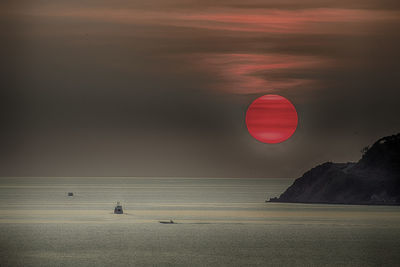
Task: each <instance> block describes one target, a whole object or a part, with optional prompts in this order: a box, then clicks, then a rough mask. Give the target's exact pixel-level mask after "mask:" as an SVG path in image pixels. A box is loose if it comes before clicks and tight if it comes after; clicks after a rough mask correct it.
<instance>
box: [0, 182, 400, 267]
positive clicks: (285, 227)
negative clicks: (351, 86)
mask: <svg viewBox="0 0 400 267" xmlns="http://www.w3.org/2000/svg"><path fill="white" fill-rule="evenodd" d="M292 183H293V179H271V178H270V179H260V178H258V179H252V178H247V179H246V178H240V179H238V178H165V177H163V178H157V177H30V178H23V177H10V178H7V177H3V178H0V266H399V265H400V207H398V206H358V205H323V204H290V203H266V202H265V200H267V199H269V198H270V197H276V196H279V195H280V194H281V193H282V192H283V191H284V190H285V189H286V188H287V187H288V186H289V185H290V184H292ZM68 192H72V193H73V196H68ZM118 201H119V202H120V203H121V205H122V206H123V209H124V214H114V213H113V211H114V207H115V205H116V203H117V202H118ZM169 220H173V221H174V222H175V223H174V224H161V223H160V221H169Z"/></svg>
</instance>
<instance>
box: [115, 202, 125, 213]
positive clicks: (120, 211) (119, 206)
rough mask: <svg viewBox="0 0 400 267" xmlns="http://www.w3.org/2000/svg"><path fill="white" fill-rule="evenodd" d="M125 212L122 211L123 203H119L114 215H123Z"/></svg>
mask: <svg viewBox="0 0 400 267" xmlns="http://www.w3.org/2000/svg"><path fill="white" fill-rule="evenodd" d="M123 213H124V210H123V209H122V205H121V203H119V201H118V202H117V206H115V208H114V214H123Z"/></svg>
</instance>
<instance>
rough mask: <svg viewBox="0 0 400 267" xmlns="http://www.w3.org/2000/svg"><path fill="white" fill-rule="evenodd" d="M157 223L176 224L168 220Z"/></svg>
mask: <svg viewBox="0 0 400 267" xmlns="http://www.w3.org/2000/svg"><path fill="white" fill-rule="evenodd" d="M159 223H163V224H174V223H176V222H174V221H173V220H169V221H159Z"/></svg>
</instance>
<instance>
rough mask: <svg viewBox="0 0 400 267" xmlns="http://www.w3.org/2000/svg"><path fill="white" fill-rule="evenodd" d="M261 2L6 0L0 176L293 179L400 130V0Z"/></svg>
mask: <svg viewBox="0 0 400 267" xmlns="http://www.w3.org/2000/svg"><path fill="white" fill-rule="evenodd" d="M265 2H266V1H261V0H250V1H246V2H245V3H244V2H243V1H237V0H231V1H218V2H217V1H194V0H192V1H182V0H166V1H161V0H150V1H125V0H116V1H112V2H110V1H94V0H85V1H76V0H73V1H71V0H70V1H57V2H55V1H48V0H39V1H34V2H32V1H7V0H6V1H2V2H1V3H0V13H1V21H2V23H1V24H0V25H1V26H0V33H1V35H2V42H1V43H0V51H1V54H2V63H1V64H0V66H1V73H2V79H1V83H2V84H1V95H0V96H1V98H0V99H1V100H0V101H1V108H0V112H1V115H0V118H1V122H2V123H1V125H2V128H1V133H0V137H1V139H0V142H1V147H2V150H1V152H0V176H200V177H202V176H205V177H244V178H245V177H293V178H295V177H298V176H300V175H301V174H302V173H303V172H304V171H306V170H308V169H310V168H312V167H314V166H315V165H316V164H320V163H323V162H325V161H336V162H347V161H356V160H358V159H359V158H360V156H361V153H360V150H361V149H362V148H363V147H364V146H366V145H370V144H371V143H372V142H374V141H375V140H377V139H378V138H380V137H383V136H386V135H391V134H395V133H398V132H400V116H399V114H400V105H399V104H398V101H399V97H400V90H399V89H400V82H399V73H400V60H399V59H400V52H399V47H400V32H399V30H398V29H399V28H400V4H399V3H398V1H385V0H384V1H372V0H365V1H361V0H356V1H316V0H307V1H301V3H300V1H294V0H284V1H277V0H273V1H268V3H265ZM264 94H279V95H282V96H284V97H286V98H288V99H289V100H290V101H291V102H292V103H293V104H294V106H295V107H296V109H297V112H298V115H299V124H298V129H297V131H296V132H295V134H294V135H293V136H292V138H290V139H289V140H287V141H285V142H283V143H281V144H273V145H271V144H262V143H260V142H258V141H256V140H255V139H253V138H252V137H251V136H250V135H249V133H248V132H247V129H246V126H245V122H244V117H245V112H246V109H247V107H248V106H249V105H250V103H251V102H252V101H253V100H254V99H256V98H257V97H259V96H262V95H264Z"/></svg>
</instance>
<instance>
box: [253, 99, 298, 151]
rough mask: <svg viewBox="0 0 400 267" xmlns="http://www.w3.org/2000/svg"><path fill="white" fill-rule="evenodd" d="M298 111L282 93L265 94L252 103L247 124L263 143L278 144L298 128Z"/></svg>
mask: <svg viewBox="0 0 400 267" xmlns="http://www.w3.org/2000/svg"><path fill="white" fill-rule="evenodd" d="M297 122H298V118H297V112H296V109H295V107H294V106H293V104H292V103H290V101H289V100H287V99H286V98H284V97H282V96H280V95H264V96H261V97H259V98H257V99H256V100H254V101H253V103H251V105H250V106H249V108H248V109H247V112H246V125H247V129H248V130H249V133H250V134H251V136H253V137H254V138H255V139H257V140H258V141H260V142H263V143H269V144H276V143H281V142H283V141H285V140H287V139H289V138H290V137H291V136H292V135H293V133H294V132H295V131H296V128H297Z"/></svg>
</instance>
